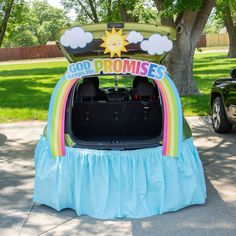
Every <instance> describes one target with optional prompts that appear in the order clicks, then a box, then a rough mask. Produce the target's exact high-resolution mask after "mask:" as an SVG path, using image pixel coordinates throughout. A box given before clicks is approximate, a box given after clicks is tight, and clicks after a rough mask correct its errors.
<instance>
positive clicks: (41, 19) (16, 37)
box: [3, 0, 70, 47]
mask: <svg viewBox="0 0 236 236" xmlns="http://www.w3.org/2000/svg"><path fill="white" fill-rule="evenodd" d="M69 25H70V19H69V18H68V17H67V16H66V12H65V11H64V10H61V9H58V8H55V7H53V6H50V5H49V4H48V3H47V1H46V0H35V1H33V2H32V4H31V5H30V4H29V3H28V2H26V1H23V2H21V4H18V5H15V6H14V8H13V14H12V17H11V18H10V20H9V22H8V27H7V31H6V35H5V39H4V42H3V45H4V46H5V47H15V46H31V45H41V44H45V43H47V42H48V41H53V40H55V39H56V33H57V31H59V29H61V28H63V27H68V26H69Z"/></svg>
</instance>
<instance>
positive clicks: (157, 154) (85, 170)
mask: <svg viewBox="0 0 236 236" xmlns="http://www.w3.org/2000/svg"><path fill="white" fill-rule="evenodd" d="M205 199H206V186H205V180H204V174H203V168H202V164H201V161H200V159H199V156H198V152H197V150H196V148H195V146H194V145H193V140H192V138H190V139H187V140H185V141H184V143H183V150H182V154H181V156H180V157H178V158H168V157H163V156H162V147H156V148H148V149H141V150H129V151H128V150H127V151H115V150H114V151H110V150H90V149H78V148H70V147H67V148H66V157H61V158H52V157H50V155H49V151H48V144H47V141H46V139H45V138H43V137H41V138H40V140H39V142H38V144H37V147H36V151H35V187H34V201H35V202H37V203H42V204H46V205H48V206H50V207H52V208H55V209H56V210H58V211H59V210H62V209H64V208H72V209H74V210H75V211H76V212H77V214H78V215H82V214H86V215H89V216H92V217H95V218H99V219H111V218H116V217H130V218H141V217H147V216H152V215H157V214H161V213H164V212H169V211H176V210H179V209H181V208H184V207H186V206H189V205H193V204H203V203H204V202H205Z"/></svg>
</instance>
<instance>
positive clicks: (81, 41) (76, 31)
mask: <svg viewBox="0 0 236 236" xmlns="http://www.w3.org/2000/svg"><path fill="white" fill-rule="evenodd" d="M92 40H93V35H92V34H91V33H90V32H84V30H83V29H82V28H80V27H74V28H72V29H68V30H66V31H65V32H64V34H63V35H62V36H61V38H60V42H61V44H62V45H63V46H65V47H71V48H73V49H76V48H84V47H86V44H88V43H91V42H92Z"/></svg>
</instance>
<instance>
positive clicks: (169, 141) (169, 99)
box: [155, 75, 183, 157]
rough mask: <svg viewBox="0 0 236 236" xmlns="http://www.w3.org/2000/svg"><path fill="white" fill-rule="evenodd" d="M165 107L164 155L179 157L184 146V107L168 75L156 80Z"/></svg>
mask: <svg viewBox="0 0 236 236" xmlns="http://www.w3.org/2000/svg"><path fill="white" fill-rule="evenodd" d="M155 81H156V84H157V85H158V87H159V89H160V92H161V95H162V100H163V106H164V133H163V155H164V156H170V157H177V156H179V155H180V154H181V145H182V132H183V131H182V130H183V128H182V124H183V116H182V106H181V101H180V97H179V94H178V91H177V89H176V87H175V85H174V83H173V82H172V80H171V79H170V77H169V76H168V75H166V76H165V78H164V79H162V80H155Z"/></svg>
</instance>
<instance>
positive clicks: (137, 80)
mask: <svg viewBox="0 0 236 236" xmlns="http://www.w3.org/2000/svg"><path fill="white" fill-rule="evenodd" d="M147 81H148V78H147V77H142V76H136V77H135V78H134V80H133V88H132V89H131V90H130V96H131V98H132V99H133V100H136V99H138V98H137V91H136V90H137V86H138V84H139V83H141V82H147Z"/></svg>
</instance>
